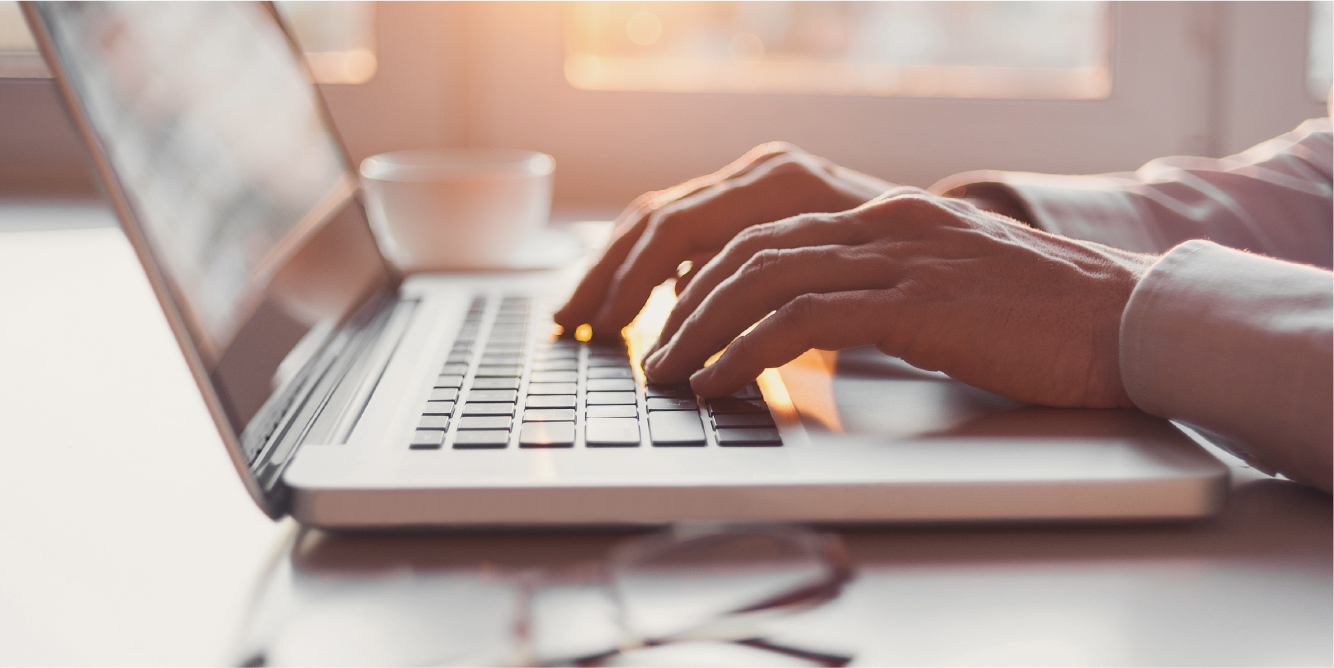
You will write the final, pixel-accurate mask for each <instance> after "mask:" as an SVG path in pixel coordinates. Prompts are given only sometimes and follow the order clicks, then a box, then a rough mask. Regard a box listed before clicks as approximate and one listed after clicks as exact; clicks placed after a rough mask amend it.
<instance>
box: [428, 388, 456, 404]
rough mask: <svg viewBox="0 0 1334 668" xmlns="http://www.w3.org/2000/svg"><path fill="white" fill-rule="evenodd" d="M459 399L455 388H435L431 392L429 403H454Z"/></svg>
mask: <svg viewBox="0 0 1334 668" xmlns="http://www.w3.org/2000/svg"><path fill="white" fill-rule="evenodd" d="M458 398H459V389H458V388H457V387H437V388H435V389H434V390H431V401H454V400H455V399H458Z"/></svg>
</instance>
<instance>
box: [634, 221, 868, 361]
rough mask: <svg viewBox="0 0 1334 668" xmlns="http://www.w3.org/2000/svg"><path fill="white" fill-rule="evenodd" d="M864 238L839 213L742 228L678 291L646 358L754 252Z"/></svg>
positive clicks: (859, 228) (861, 231) (853, 223)
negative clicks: (656, 339) (678, 294)
mask: <svg viewBox="0 0 1334 668" xmlns="http://www.w3.org/2000/svg"><path fill="white" fill-rule="evenodd" d="M865 240H866V232H865V229H864V227H863V226H862V225H860V224H857V222H856V221H855V220H852V219H851V218H850V217H849V216H847V215H842V214H834V215H832V216H831V215H824V214H812V215H804V216H794V217H792V218H786V219H784V220H780V221H778V222H774V223H768V224H764V225H756V226H753V227H750V228H748V229H746V230H745V231H743V232H742V233H740V234H738V235H737V236H736V237H734V238H733V239H732V240H731V241H730V242H728V244H727V246H725V247H724V248H723V250H722V252H720V253H719V254H718V255H717V257H715V258H714V259H713V260H712V261H710V262H709V263H708V264H706V265H705V266H704V267H703V268H702V269H701V270H700V271H699V273H698V275H696V276H695V277H694V278H693V279H692V280H691V281H690V283H689V285H688V286H687V287H686V288H685V289H684V290H683V291H682V292H681V294H680V296H679V298H678V299H677V301H676V306H674V307H673V308H672V312H671V313H670V314H669V315H668V316H667V320H666V322H665V323H664V324H663V328H662V332H661V333H660V334H659V335H658V341H657V342H656V343H655V344H654V345H653V347H652V348H651V349H650V350H649V354H648V355H646V356H645V359H646V361H647V360H648V359H650V358H651V355H652V354H653V353H654V352H656V351H657V350H658V349H659V348H662V347H663V346H665V345H666V344H667V342H668V341H670V340H671V339H672V337H673V336H675V334H676V332H677V330H678V329H680V327H681V325H682V324H684V323H685V321H686V319H687V318H689V317H690V315H691V314H693V313H694V312H695V311H696V310H697V309H698V308H699V306H700V304H701V303H702V302H703V301H704V299H705V298H707V297H708V296H709V295H710V294H711V293H712V292H713V291H714V289H715V288H717V287H718V285H719V284H721V283H722V282H723V281H725V280H727V279H728V278H730V277H731V276H733V275H735V274H736V273H737V272H738V271H739V270H740V269H741V267H742V266H743V265H745V263H746V262H749V261H750V260H751V258H752V257H754V256H755V254H756V253H759V252H761V251H763V250H766V249H784V248H787V249H790V248H801V247H805V246H827V245H834V244H840V245H852V244H858V243H862V242H863V241H865ZM766 312H767V311H766ZM752 322H754V321H753V320H752Z"/></svg>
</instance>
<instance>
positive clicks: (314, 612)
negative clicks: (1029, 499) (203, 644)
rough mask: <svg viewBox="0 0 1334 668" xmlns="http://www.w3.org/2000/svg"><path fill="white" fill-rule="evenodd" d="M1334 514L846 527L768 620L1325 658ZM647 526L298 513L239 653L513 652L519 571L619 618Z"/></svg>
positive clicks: (945, 654)
mask: <svg viewBox="0 0 1334 668" xmlns="http://www.w3.org/2000/svg"><path fill="white" fill-rule="evenodd" d="M1332 519H1334V518H1332V516H1331V503H1330V497H1329V496H1328V495H1325V494H1323V493H1321V492H1318V491H1315V490H1311V489H1309V488H1305V487H1302V486H1300V485H1297V484H1295V483H1291V482H1287V481H1282V480H1271V479H1253V480H1239V481H1238V482H1237V483H1236V485H1235V487H1234V489H1233V491H1232V493H1231V495H1230V497H1229V498H1228V501H1227V504H1226V506H1225V508H1224V510H1223V512H1222V513H1221V514H1220V515H1218V516H1217V517H1214V518H1210V519H1206V520H1200V521H1195V522H1190V523H1185V524H1111V525H1107V524H1103V525H1032V524H1030V525H1010V526H995V525H988V526H958V525H953V526H940V525H937V526H916V527H902V526H899V527H871V526H860V527H839V528H835V529H832V530H833V531H835V532H836V533H838V534H839V535H840V536H841V537H842V539H843V541H844V543H845V545H846V547H847V550H848V552H849V553H850V555H851V557H852V558H853V561H854V562H855V564H856V568H857V573H858V575H857V577H856V578H855V580H854V581H853V582H852V583H850V585H849V586H848V587H847V588H846V589H845V590H844V593H843V595H842V596H841V597H840V598H839V599H837V600H835V601H834V602H832V603H830V604H828V605H825V606H823V607H821V608H819V609H817V610H813V611H809V612H806V613H803V614H801V615H798V616H795V617H792V618H789V619H786V620H780V621H779V622H778V623H776V624H774V625H773V626H772V629H771V633H772V637H774V638H777V639H779V640H781V641H782V642H783V643H785V644H787V645H790V646H797V647H803V648H809V649H811V650H812V651H822V652H830V653H843V654H846V655H851V656H854V657H855V660H854V663H856V664H861V665H910V664H924V663H955V664H963V665H968V664H998V663H1000V664H1003V663H1024V664H1027V665H1043V664H1062V665H1109V664H1123V665H1153V664H1180V663H1190V664H1214V665H1273V664H1286V665H1305V664H1323V665H1328V664H1329V663H1330V662H1331V660H1332V659H1334V656H1331V644H1332V643H1334V632H1332V631H1331V629H1332V628H1334V610H1332V609H1331V608H1332V606H1331V594H1334V588H1332V585H1331V582H1332V580H1331V560H1332V559H1334V551H1332V550H1331V543H1332V536H1331V521H1332ZM642 533H643V532H634V531H547V532H539V533H516V532H466V533H434V534H401V533H362V534H335V533H328V532H324V531H320V530H298V531H297V532H296V533H295V534H294V535H293V536H292V539H291V542H290V544H289V546H288V547H287V549H286V551H285V552H284V553H283V554H281V555H280V556H279V558H278V559H277V560H276V562H275V564H274V567H273V569H272V570H271V572H270V573H269V574H267V575H266V577H265V579H264V581H263V584H262V585H261V588H260V591H259V593H258V594H257V597H256V601H255V605H254V608H253V610H252V616H251V619H250V622H249V627H250V629H249V631H248V632H247V638H246V639H245V640H244V641H243V643H242V645H243V647H247V648H248V649H246V650H244V651H243V652H242V654H243V655H247V654H246V652H249V654H248V655H247V656H252V657H253V656H254V652H255V651H256V650H255V648H257V647H260V648H267V654H265V656H266V660H267V661H269V662H271V663H307V662H320V663H330V662H332V663H346V662H347V660H348V659H349V658H359V659H363V660H365V661H369V662H372V663H381V664H395V663H403V664H409V663H423V662H434V663H452V664H488V663H490V664H494V663H507V662H513V661H514V657H515V656H516V651H517V649H516V645H515V641H514V629H515V625H516V624H517V623H520V622H521V621H522V619H523V618H524V617H525V615H524V614H523V605H524V603H523V598H522V595H523V592H522V591H521V589H522V586H521V585H522V583H523V582H524V581H525V578H527V579H528V580H527V581H528V582H531V578H532V577H533V574H534V573H540V574H541V577H542V579H543V581H544V582H546V583H548V584H550V583H561V584H562V586H566V587H573V588H574V589H572V590H571V591H578V592H582V593H581V594H580V595H577V596H566V597H565V598H563V599H561V600H563V601H565V603H564V605H566V606H567V607H568V609H565V610H555V611H551V610H548V611H546V613H545V614H547V615H548V616H550V615H553V614H554V615H555V616H556V617H564V618H566V619H567V623H573V624H574V626H575V627H579V626H580V625H581V624H582V626H583V627H585V628H588V627H597V626H598V625H599V624H600V625H602V626H606V625H607V622H606V610H605V608H606V592H605V588H603V587H602V584H601V583H602V580H601V578H602V573H603V568H602V567H603V561H604V560H605V559H606V557H607V555H608V553H609V552H610V551H611V550H612V549H613V548H615V546H617V545H618V544H620V543H621V542H623V541H626V540H630V539H633V538H635V537H636V536H639V535H642ZM592 618H597V619H595V620H594V621H593V622H589V623H576V622H578V620H581V619H592ZM569 620H574V622H569ZM368 629H369V630H368ZM331 638H334V639H337V642H332V644H331ZM561 640H562V641H563V642H567V643H570V642H572V643H574V644H575V645H577V644H578V643H579V642H581V639H580V638H577V637H575V638H562V639H561ZM275 648H276V649H275ZM711 656H713V657H714V659H715V662H717V656H718V655H711ZM746 656H747V655H742V656H741V657H740V658H738V659H736V661H737V662H739V663H746V662H747V661H746ZM752 658H753V657H752ZM780 658H783V657H780ZM729 660H730V659H725V660H723V662H724V663H725V662H727V661H729ZM770 660H772V659H770ZM784 661H786V658H785V659H784ZM353 662H354V663H355V662H358V661H353ZM618 665H633V661H625V660H622V661H621V663H620V664H618ZM795 665H815V664H810V663H805V664H803V663H801V662H797V663H796V664H795Z"/></svg>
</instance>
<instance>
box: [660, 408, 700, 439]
mask: <svg viewBox="0 0 1334 668" xmlns="http://www.w3.org/2000/svg"><path fill="white" fill-rule="evenodd" d="M648 433H649V438H651V439H653V445H658V446H681V445H693V446H700V445H704V425H703V424H702V423H701V422H700V421H699V414H698V413H691V412H688V411H659V412H657V413H649V414H648Z"/></svg>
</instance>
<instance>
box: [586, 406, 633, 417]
mask: <svg viewBox="0 0 1334 668" xmlns="http://www.w3.org/2000/svg"><path fill="white" fill-rule="evenodd" d="M585 414H586V415H587V416H588V418H589V419H592V418H637V417H639V410H638V409H637V408H635V407H634V406H633V405H630V406H624V405H622V406H614V405H613V406H589V407H588V410H587V411H586V412H585Z"/></svg>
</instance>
